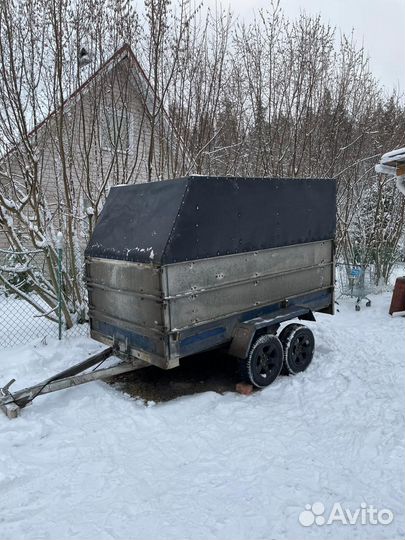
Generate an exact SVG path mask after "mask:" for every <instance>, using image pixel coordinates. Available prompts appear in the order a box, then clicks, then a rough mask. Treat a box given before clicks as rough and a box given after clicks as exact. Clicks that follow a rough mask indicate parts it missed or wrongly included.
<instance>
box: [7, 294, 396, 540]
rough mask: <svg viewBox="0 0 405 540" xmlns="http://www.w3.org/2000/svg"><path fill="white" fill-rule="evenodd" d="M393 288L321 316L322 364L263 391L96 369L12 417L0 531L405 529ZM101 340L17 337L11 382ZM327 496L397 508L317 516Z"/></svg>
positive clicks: (337, 532)
mask: <svg viewBox="0 0 405 540" xmlns="http://www.w3.org/2000/svg"><path fill="white" fill-rule="evenodd" d="M389 298H390V295H389V294H383V295H381V296H375V297H373V306H372V307H371V308H370V309H363V310H362V311H361V312H359V313H356V312H355V311H354V308H353V303H351V302H346V301H344V302H343V303H342V305H341V312H340V313H338V314H337V315H336V316H335V317H329V316H326V315H324V316H318V322H317V323H316V324H313V325H312V327H313V330H314V332H315V337H316V340H317V352H316V356H315V359H314V361H313V363H312V365H311V366H310V368H309V369H308V371H307V372H306V373H305V374H301V375H298V376H296V377H280V378H279V379H278V381H276V383H274V384H273V385H272V386H271V387H269V388H268V389H266V390H264V391H262V392H257V393H255V394H254V395H253V396H250V397H245V396H240V395H237V394H234V393H228V394H226V395H225V396H221V395H219V394H215V393H213V392H208V393H205V394H200V395H195V396H189V397H184V398H179V399H177V400H174V401H171V402H168V403H164V404H159V405H154V406H146V405H144V404H143V403H142V402H141V401H139V400H138V401H137V400H135V399H132V398H129V397H127V396H125V395H123V394H121V393H120V392H118V391H116V390H114V389H113V388H111V387H109V386H107V385H105V384H103V383H92V384H89V385H85V386H83V387H77V388H73V389H70V390H65V391H63V392H58V393H56V394H51V395H48V396H44V397H41V398H39V399H38V400H37V401H36V402H35V404H34V405H33V406H32V407H29V408H27V409H26V410H25V411H24V412H23V414H22V417H20V418H19V419H17V420H14V421H9V420H8V419H6V418H5V417H3V416H1V417H0V494H1V495H0V539H2V540H4V539H8V538H17V537H18V538H51V539H55V540H56V539H67V538H85V539H90V538H100V539H108V538H120V539H124V538H136V539H138V538H139V539H140V538H145V539H159V538H162V539H175V538H176V539H177V538H180V539H181V538H198V539H203V538H204V539H205V538H208V539H209V538H226V539H231V538H232V539H248V538H252V539H258V538H277V539H278V538H283V539H284V538H285V539H291V538H300V539H305V538H320V539H321V538H322V539H325V538H341V539H343V538H345V539H347V538H370V539H371V538H376V539H377V538H402V537H404V526H403V506H404V499H403V477H404V453H403V432H404V420H403V410H404V369H403V365H404V357H405V354H404V353H405V342H404V321H403V320H402V319H391V318H390V317H388V315H386V312H387V309H388V304H389ZM97 347H98V344H97V343H95V342H91V341H90V340H86V339H84V338H78V339H74V340H73V339H72V340H71V341H70V342H69V346H68V348H66V345H65V350H64V349H63V347H62V346H59V345H58V344H57V343H56V342H54V341H53V342H51V343H50V344H49V345H47V346H44V345H39V344H38V345H37V346H36V348H31V350H30V349H29V348H27V347H25V348H23V347H20V348H17V349H13V350H12V351H2V352H0V383H4V382H6V381H7V380H8V379H9V378H11V376H15V377H16V379H17V381H18V386H22V385H25V384H27V383H30V382H36V381H37V380H38V379H41V378H44V377H46V376H47V375H48V374H51V373H53V372H54V371H55V370H58V369H60V368H61V367H62V366H63V367H64V366H65V365H66V364H67V363H68V362H69V361H70V362H74V361H77V359H78V358H79V359H80V358H83V356H85V355H86V354H87V353H91V352H94V350H95V349H97ZM30 369H31V370H33V369H35V371H36V375H35V377H34V380H33V378H32V377H30V376H29V370H30ZM16 386H17V384H16ZM315 501H320V502H322V503H323V504H324V505H325V507H326V509H327V510H328V509H330V508H331V506H332V505H333V503H335V502H340V503H341V504H342V506H345V507H347V508H350V509H352V510H355V509H357V508H359V507H360V503H362V502H365V503H367V504H372V505H374V506H375V507H377V508H379V509H381V508H388V509H390V510H391V511H392V512H393V513H394V516H395V518H394V520H393V522H392V523H391V524H390V525H385V526H384V525H371V524H368V525H361V524H357V525H354V526H350V525H341V524H336V523H335V524H332V525H323V526H318V525H313V526H310V527H303V526H302V525H300V523H299V522H298V515H299V513H300V512H301V511H302V510H304V507H305V504H306V503H313V502H315Z"/></svg>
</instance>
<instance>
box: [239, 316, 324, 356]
mask: <svg viewBox="0 0 405 540" xmlns="http://www.w3.org/2000/svg"><path fill="white" fill-rule="evenodd" d="M295 318H298V319H301V320H307V321H308V320H309V321H315V317H314V314H313V313H312V310H311V309H309V308H307V307H305V306H288V307H285V308H281V309H279V310H277V311H275V312H274V313H272V314H271V316H270V317H255V318H254V319H250V320H248V321H243V322H240V323H239V324H237V325H236V326H235V329H234V331H233V336H232V341H231V344H230V347H229V354H230V355H231V356H235V357H236V358H243V359H244V358H247V356H248V354H249V350H250V347H251V345H252V342H253V339H254V337H255V336H256V334H257V333H258V332H260V331H261V332H263V333H265V334H272V333H273V334H275V333H276V332H277V330H278V327H279V325H280V324H281V323H282V322H285V321H289V320H290V319H295Z"/></svg>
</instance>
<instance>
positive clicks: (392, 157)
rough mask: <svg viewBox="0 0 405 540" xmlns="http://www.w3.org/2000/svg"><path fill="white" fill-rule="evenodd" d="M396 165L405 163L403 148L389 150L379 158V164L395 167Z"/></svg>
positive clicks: (404, 148) (404, 150)
mask: <svg viewBox="0 0 405 540" xmlns="http://www.w3.org/2000/svg"><path fill="white" fill-rule="evenodd" d="M397 163H405V147H403V148H398V149H397V150H391V152H387V153H386V154H384V155H383V156H382V157H381V164H382V165H388V166H390V165H391V166H395V165H397Z"/></svg>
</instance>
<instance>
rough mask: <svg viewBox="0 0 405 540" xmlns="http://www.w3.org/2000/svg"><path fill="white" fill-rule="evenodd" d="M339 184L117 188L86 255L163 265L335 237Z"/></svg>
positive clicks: (208, 180) (199, 182)
mask: <svg viewBox="0 0 405 540" xmlns="http://www.w3.org/2000/svg"><path fill="white" fill-rule="evenodd" d="M335 227H336V183H335V181H334V180H331V179H295V178H294V179H280V178H229V177H224V178H219V177H205V176H190V177H188V178H181V179H177V180H165V181H161V182H150V183H145V184H134V185H127V186H116V187H113V188H112V189H111V190H110V193H109V195H108V197H107V200H106V203H105V205H104V208H103V210H102V212H101V215H100V218H99V220H98V222H97V224H96V226H95V229H94V232H93V235H92V237H91V239H90V241H89V244H88V246H87V249H86V256H90V257H99V258H107V259H118V260H127V261H132V262H139V263H150V262H153V263H154V264H157V265H163V264H171V263H175V262H181V261H188V260H195V259H202V258H208V257H216V256H220V255H228V254H232V253H242V252H247V251H255V250H261V249H266V248H272V247H279V246H284V245H292V244H300V243H306V242H314V241H319V240H328V239H331V238H334V236H335Z"/></svg>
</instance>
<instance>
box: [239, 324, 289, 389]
mask: <svg viewBox="0 0 405 540" xmlns="http://www.w3.org/2000/svg"><path fill="white" fill-rule="evenodd" d="M282 367H283V346H282V345H281V342H280V340H279V339H278V337H277V336H274V335H272V334H265V335H264V336H261V337H259V338H257V339H256V340H255V341H254V342H253V344H252V346H251V348H250V351H249V356H248V357H247V358H246V359H244V360H241V375H242V378H243V380H244V381H247V382H250V383H251V384H253V386H256V387H257V388H265V387H266V386H269V384H271V383H272V382H273V381H274V380H275V379H276V378H277V377H278V375H279V374H280V371H281V368H282Z"/></svg>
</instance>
